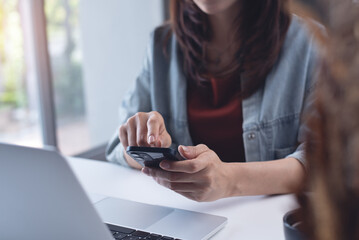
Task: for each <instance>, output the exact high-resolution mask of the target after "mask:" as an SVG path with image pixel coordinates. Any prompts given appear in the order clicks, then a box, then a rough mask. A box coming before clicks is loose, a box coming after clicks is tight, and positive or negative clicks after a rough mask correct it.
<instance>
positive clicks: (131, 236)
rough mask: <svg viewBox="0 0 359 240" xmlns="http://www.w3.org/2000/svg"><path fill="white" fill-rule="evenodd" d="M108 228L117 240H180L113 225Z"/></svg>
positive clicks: (108, 225)
mask: <svg viewBox="0 0 359 240" xmlns="http://www.w3.org/2000/svg"><path fill="white" fill-rule="evenodd" d="M107 227H108V228H109V229H110V231H111V233H112V236H113V237H114V239H116V240H180V239H177V238H176V239H175V238H172V237H167V236H161V235H158V234H154V233H149V232H143V231H138V230H135V229H131V228H125V227H120V226H115V225H112V224H107Z"/></svg>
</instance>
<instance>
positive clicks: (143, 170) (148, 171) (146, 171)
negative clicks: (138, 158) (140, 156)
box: [142, 167, 150, 175]
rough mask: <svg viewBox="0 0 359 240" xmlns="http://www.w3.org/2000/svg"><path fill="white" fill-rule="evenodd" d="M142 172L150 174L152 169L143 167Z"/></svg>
mask: <svg viewBox="0 0 359 240" xmlns="http://www.w3.org/2000/svg"><path fill="white" fill-rule="evenodd" d="M142 172H143V173H144V174H146V175H150V170H149V169H148V168H146V167H145V168H142Z"/></svg>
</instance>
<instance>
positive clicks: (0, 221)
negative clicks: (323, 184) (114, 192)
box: [0, 144, 227, 240]
mask: <svg viewBox="0 0 359 240" xmlns="http://www.w3.org/2000/svg"><path fill="white" fill-rule="evenodd" d="M0 191H1V194H0V239H6V240H12V239H16V240H17V239H29V240H49V239H52V240H65V239H66V240H72V239H73V240H77V239H86V240H92V239H93V240H99V239H101V240H113V239H171V238H165V237H163V238H161V237H160V235H161V236H166V237H173V238H178V239H195V240H198V239H208V238H210V237H211V236H212V235H213V234H215V233H216V232H217V231H218V230H220V229H221V228H222V227H224V225H225V224H226V223H227V219H226V218H224V217H219V216H214V215H209V214H203V213H197V212H192V211H186V210H180V209H173V208H167V207H161V206H155V205H148V204H143V203H138V202H133V201H128V200H124V199H116V198H110V197H108V198H105V199H103V200H101V201H98V202H97V203H95V207H96V209H97V211H96V210H95V208H94V206H93V204H92V203H91V202H90V200H89V199H88V197H87V195H86V193H85V192H84V190H83V189H82V187H81V185H80V183H79V182H78V180H77V179H76V177H75V175H74V174H73V172H72V170H71V169H70V166H69V165H68V163H67V161H66V160H65V158H64V157H63V156H61V155H60V154H59V153H57V152H56V151H52V150H42V149H34V148H27V147H20V146H14V145H7V144H0ZM98 213H99V214H98ZM100 216H101V217H100ZM103 222H105V223H106V224H104V223H103ZM125 236H127V237H125ZM128 236H132V237H128Z"/></svg>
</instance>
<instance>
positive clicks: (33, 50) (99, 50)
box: [0, 0, 311, 159]
mask: <svg viewBox="0 0 359 240" xmlns="http://www.w3.org/2000/svg"><path fill="white" fill-rule="evenodd" d="M168 2H169V0H150V1H149V0H106V1H99V0H0V142H6V143H14V144H20V145H25V146H32V147H43V146H45V145H50V146H55V147H56V148H58V149H59V150H60V151H61V152H62V153H63V154H65V155H72V156H80V157H87V158H94V159H104V151H105V146H106V143H107V141H108V139H109V138H110V137H111V135H112V134H113V132H114V130H115V129H116V127H117V126H118V112H117V109H118V106H119V105H120V102H121V96H122V95H123V94H124V92H125V91H126V90H127V89H128V88H129V86H130V85H131V84H132V83H133V81H134V80H135V78H136V76H137V74H138V73H139V71H140V68H141V65H142V61H143V58H144V54H145V48H146V45H147V42H148V40H149V36H150V32H151V31H152V30H153V29H154V28H155V27H156V26H158V25H160V24H162V23H163V22H164V20H165V19H167V17H168V10H167V9H168ZM303 2H307V3H310V2H311V1H307V0H303Z"/></svg>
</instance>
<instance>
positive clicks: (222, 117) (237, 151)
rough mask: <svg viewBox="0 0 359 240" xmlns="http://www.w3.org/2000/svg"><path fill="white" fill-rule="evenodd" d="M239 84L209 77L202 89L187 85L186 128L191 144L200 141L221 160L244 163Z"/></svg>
mask: <svg viewBox="0 0 359 240" xmlns="http://www.w3.org/2000/svg"><path fill="white" fill-rule="evenodd" d="M238 85H239V84H234V83H233V81H230V80H216V79H211V81H210V83H209V84H208V86H205V87H203V88H201V87H196V86H192V85H190V86H189V89H188V92H187V109H188V121H189V130H190V133H191V137H192V139H193V143H194V144H195V145H197V144H200V143H203V144H206V145H207V146H208V147H209V148H210V149H212V150H213V151H214V152H216V153H217V155H218V156H219V158H220V159H221V160H222V161H223V162H245V154H244V145H243V138H242V134H243V129H242V124H243V116H242V99H241V97H240V96H239V94H238V93H239V89H238V87H235V86H238Z"/></svg>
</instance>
